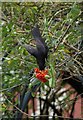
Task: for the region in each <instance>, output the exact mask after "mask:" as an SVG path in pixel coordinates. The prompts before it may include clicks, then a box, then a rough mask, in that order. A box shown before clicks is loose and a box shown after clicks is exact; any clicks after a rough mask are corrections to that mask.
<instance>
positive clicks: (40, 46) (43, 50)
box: [24, 25, 48, 70]
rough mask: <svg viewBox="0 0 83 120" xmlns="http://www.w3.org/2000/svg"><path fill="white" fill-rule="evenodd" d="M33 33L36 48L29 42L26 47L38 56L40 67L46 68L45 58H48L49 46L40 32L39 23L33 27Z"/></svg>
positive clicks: (41, 68)
mask: <svg viewBox="0 0 83 120" xmlns="http://www.w3.org/2000/svg"><path fill="white" fill-rule="evenodd" d="M32 35H33V37H34V39H35V42H36V48H35V47H33V46H30V45H27V44H25V45H24V47H25V48H26V49H27V51H28V52H29V53H30V54H31V55H33V56H34V57H35V58H36V60H37V64H38V66H39V69H40V70H44V68H45V60H46V59H47V54H48V47H47V45H46V43H45V41H44V39H43V38H42V36H41V34H40V30H39V27H38V25H36V26H35V27H34V28H33V30H32Z"/></svg>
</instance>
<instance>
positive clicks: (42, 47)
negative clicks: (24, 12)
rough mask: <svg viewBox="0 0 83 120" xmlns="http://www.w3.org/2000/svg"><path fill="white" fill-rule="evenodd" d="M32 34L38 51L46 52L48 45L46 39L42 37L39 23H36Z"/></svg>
mask: <svg viewBox="0 0 83 120" xmlns="http://www.w3.org/2000/svg"><path fill="white" fill-rule="evenodd" d="M32 35H33V37H34V39H35V41H36V46H37V49H38V51H41V52H42V53H45V52H46V48H45V47H46V45H45V41H44V39H43V38H42V36H41V34H40V30H39V27H38V25H36V26H35V27H34V28H33V30H32Z"/></svg>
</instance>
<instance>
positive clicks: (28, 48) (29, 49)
mask: <svg viewBox="0 0 83 120" xmlns="http://www.w3.org/2000/svg"><path fill="white" fill-rule="evenodd" d="M23 46H24V47H25V48H26V50H27V51H28V52H29V53H30V54H31V55H33V56H34V57H37V55H38V50H37V49H36V48H34V47H32V46H30V45H27V44H25V45H23Z"/></svg>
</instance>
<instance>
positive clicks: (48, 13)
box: [1, 2, 83, 118]
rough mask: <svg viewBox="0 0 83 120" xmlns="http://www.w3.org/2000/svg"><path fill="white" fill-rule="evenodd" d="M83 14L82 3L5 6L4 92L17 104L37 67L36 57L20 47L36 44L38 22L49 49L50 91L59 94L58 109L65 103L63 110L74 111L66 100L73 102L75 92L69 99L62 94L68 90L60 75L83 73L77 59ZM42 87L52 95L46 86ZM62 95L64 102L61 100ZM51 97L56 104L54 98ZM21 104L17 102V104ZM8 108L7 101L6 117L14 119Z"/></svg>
mask: <svg viewBox="0 0 83 120" xmlns="http://www.w3.org/2000/svg"><path fill="white" fill-rule="evenodd" d="M80 12H81V9H80V4H79V3H36V2H27V3H2V22H1V26H2V53H3V54H5V56H6V55H7V54H8V55H7V57H5V58H4V59H5V60H4V61H3V65H2V89H3V92H2V93H3V94H4V95H6V96H7V98H8V99H9V100H10V101H13V99H14V97H15V96H14V95H15V94H16V92H20V93H22V92H21V91H23V86H24V84H27V85H28V84H29V82H30V78H29V77H30V76H29V73H30V71H31V70H32V69H34V68H35V67H37V63H36V60H35V58H34V57H33V56H31V55H30V54H29V53H28V52H27V51H26V49H25V48H23V47H22V46H20V45H19V42H22V43H27V44H34V41H33V38H32V34H31V29H32V28H33V27H34V25H35V24H36V23H37V24H38V25H39V26H40V31H41V34H42V37H44V38H45V40H46V43H47V45H48V47H49V54H48V60H47V62H46V66H47V67H48V68H49V76H50V79H49V84H48V85H47V86H48V89H50V88H51V90H52V89H54V90H56V91H58V92H57V93H56V100H55V101H56V102H57V107H58V106H59V104H60V102H61V104H60V106H59V107H61V108H63V111H64V110H65V109H69V108H70V106H68V105H67V104H65V103H66V102H65V101H67V100H70V97H69V96H70V95H71V94H72V93H70V92H69V93H68V91H67V92H65V94H66V95H65V96H64V95H63V93H59V90H61V89H62V88H64V84H61V81H60V80H61V77H60V76H62V75H63V73H62V71H64V70H66V71H68V72H69V73H70V75H74V76H76V75H81V74H83V67H82V65H81V62H80V60H81V58H80V57H77V56H76V57H74V56H75V54H76V53H79V46H78V47H76V45H77V43H78V42H79V40H80V39H81V33H80V26H79V21H80V19H81V17H80ZM59 75H60V76H59ZM58 81H59V82H58ZM60 85H61V86H60ZM59 86H60V87H59ZM10 88H11V89H10ZM42 88H43V90H42V91H45V93H48V89H47V87H46V86H45V85H44V84H42ZM42 88H41V89H42ZM58 89H59V90H58ZM61 96H62V97H63V99H62V100H59V98H60V97H61ZM50 98H51V99H50V101H51V102H52V96H51V97H50ZM18 102H19V101H18V100H16V102H15V103H14V105H17V103H18ZM12 103H13V102H12ZM71 104H72V102H70V105H71ZM8 106H10V103H8V101H5V102H4V104H3V111H4V113H5V115H4V116H6V117H9V118H11V114H12V115H13V113H12V112H11V113H10V112H8ZM57 107H56V108H57Z"/></svg>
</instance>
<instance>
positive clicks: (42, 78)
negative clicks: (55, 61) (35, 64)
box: [34, 68, 48, 82]
mask: <svg viewBox="0 0 83 120" xmlns="http://www.w3.org/2000/svg"><path fill="white" fill-rule="evenodd" d="M34 71H35V74H36V78H38V79H39V80H40V81H41V82H47V81H48V80H47V79H46V78H45V76H46V75H47V74H48V70H39V69H38V68H35V69H34Z"/></svg>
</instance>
